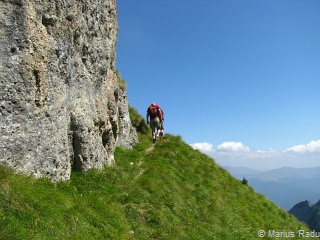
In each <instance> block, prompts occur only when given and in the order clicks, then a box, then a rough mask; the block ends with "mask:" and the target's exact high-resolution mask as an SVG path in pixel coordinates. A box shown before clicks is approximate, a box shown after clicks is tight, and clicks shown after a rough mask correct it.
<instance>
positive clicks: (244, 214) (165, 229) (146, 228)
mask: <svg viewBox="0 0 320 240" xmlns="http://www.w3.org/2000/svg"><path fill="white" fill-rule="evenodd" d="M139 121H140V123H141V121H142V122H143V120H141V119H140V120H139ZM139 121H138V122H139ZM140 123H139V124H140ZM142 125H143V124H142ZM150 136H151V134H149V133H147V132H144V131H142V133H139V138H140V143H139V144H137V145H135V146H134V148H133V149H132V150H124V149H121V148H117V149H116V151H115V160H116V165H115V166H112V167H106V168H105V169H104V170H100V171H98V170H92V171H89V172H74V173H72V176H71V180H70V181H68V182H59V183H52V182H51V181H50V180H47V179H38V180H36V179H33V178H32V177H26V176H22V175H19V174H14V173H12V172H11V171H10V170H8V169H5V168H3V167H2V168H0V239H15V240H16V239H170V240H171V239H259V238H258V236H257V231H258V230H260V229H262V230H269V229H270V230H275V231H287V232H288V231H293V232H295V233H296V232H297V231H298V230H300V229H304V230H307V228H306V227H305V225H304V224H303V223H301V222H298V221H297V220H296V219H295V218H294V217H292V216H291V215H289V214H288V213H287V212H286V211H284V210H282V209H280V208H278V207H277V206H276V205H275V204H273V203H272V202H270V201H269V200H268V199H267V198H266V197H265V196H263V195H261V194H258V193H256V192H255V191H254V190H253V189H252V188H251V187H248V186H246V185H244V184H241V183H240V182H239V181H238V180H237V179H234V178H232V177H231V176H230V174H229V173H228V172H226V171H225V170H224V169H222V168H220V167H219V166H218V165H217V164H215V162H214V161H213V160H212V159H211V158H209V157H207V156H206V155H204V154H202V153H200V152H199V151H196V150H193V149H192V148H191V147H190V146H189V145H187V144H186V143H185V142H183V140H182V139H181V137H179V136H172V135H165V136H164V137H163V139H162V140H161V141H158V142H157V143H156V144H155V146H154V148H153V150H152V151H146V150H147V149H148V148H150V147H151V146H152V144H151V139H150ZM249 185H250V183H249ZM273 239H281V238H275V237H274V238H273ZM283 239H284V238H283Z"/></svg>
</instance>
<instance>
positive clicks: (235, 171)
mask: <svg viewBox="0 0 320 240" xmlns="http://www.w3.org/2000/svg"><path fill="white" fill-rule="evenodd" d="M222 168H224V169H226V170H227V171H228V172H229V173H230V174H231V175H232V176H233V177H235V178H238V179H242V178H244V177H245V178H247V179H248V178H252V177H256V176H259V175H260V174H262V173H263V171H260V170H254V169H250V168H244V167H229V166H223V167H222Z"/></svg>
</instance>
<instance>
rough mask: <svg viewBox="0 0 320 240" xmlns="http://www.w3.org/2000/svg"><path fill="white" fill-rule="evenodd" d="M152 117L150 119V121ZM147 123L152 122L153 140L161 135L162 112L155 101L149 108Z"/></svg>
mask: <svg viewBox="0 0 320 240" xmlns="http://www.w3.org/2000/svg"><path fill="white" fill-rule="evenodd" d="M149 117H150V121H149ZM146 118H147V123H148V124H150V128H151V131H152V139H153V142H155V141H156V139H157V138H158V137H159V134H160V131H161V130H160V122H161V121H162V113H161V109H160V107H159V106H158V105H157V104H156V103H155V102H153V103H151V105H150V106H149V107H148V109H147V116H146Z"/></svg>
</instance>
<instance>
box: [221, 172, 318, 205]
mask: <svg viewBox="0 0 320 240" xmlns="http://www.w3.org/2000/svg"><path fill="white" fill-rule="evenodd" d="M225 169H227V170H228V171H229V172H230V173H231V175H233V176H234V177H236V178H238V179H242V178H243V177H245V178H246V179H248V183H249V186H251V187H253V188H254V189H255V190H256V191H257V192H259V193H262V194H264V195H266V196H267V197H268V198H269V199H270V200H272V201H273V202H275V203H276V204H277V205H278V206H279V207H281V208H283V209H286V210H289V209H290V208H291V207H292V206H293V205H294V204H296V203H297V202H301V201H303V200H305V199H309V200H310V201H312V202H316V201H317V200H318V199H319V196H320V188H317V187H316V186H317V185H318V183H319V182H320V167H315V168H290V167H284V168H279V169H273V170H270V171H266V172H260V173H259V172H258V171H256V170H251V171H250V169H248V168H233V167H225Z"/></svg>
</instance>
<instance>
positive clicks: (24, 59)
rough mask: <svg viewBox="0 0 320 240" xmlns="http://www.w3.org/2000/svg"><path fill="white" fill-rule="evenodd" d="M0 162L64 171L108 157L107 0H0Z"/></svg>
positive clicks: (111, 59)
mask: <svg viewBox="0 0 320 240" xmlns="http://www.w3.org/2000/svg"><path fill="white" fill-rule="evenodd" d="M0 22H1V32H0V34H1V39H0V54H1V60H0V61H1V70H0V76H1V80H0V109H1V122H0V129H1V130H0V131H1V136H0V137H1V140H0V141H1V147H0V163H1V164H5V165H7V166H9V167H12V168H14V169H15V170H17V171H19V172H24V173H27V174H33V175H35V176H49V177H51V178H52V179H53V180H54V181H58V180H67V179H69V178H70V173H71V169H73V170H78V171H86V170H88V169H91V168H102V167H103V166H105V165H110V164H113V162H114V156H113V152H114V148H115V145H116V142H117V139H118V133H119V121H120V120H119V106H118V102H119V101H120V102H121V101H122V100H119V99H118V97H119V96H120V95H119V86H118V81H117V78H116V75H115V67H116V53H115V46H116V41H117V33H118V25H117V16H116V4H115V0H93V1H89V0H49V1H41V0H32V1H31V0H2V1H1V2H0Z"/></svg>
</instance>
